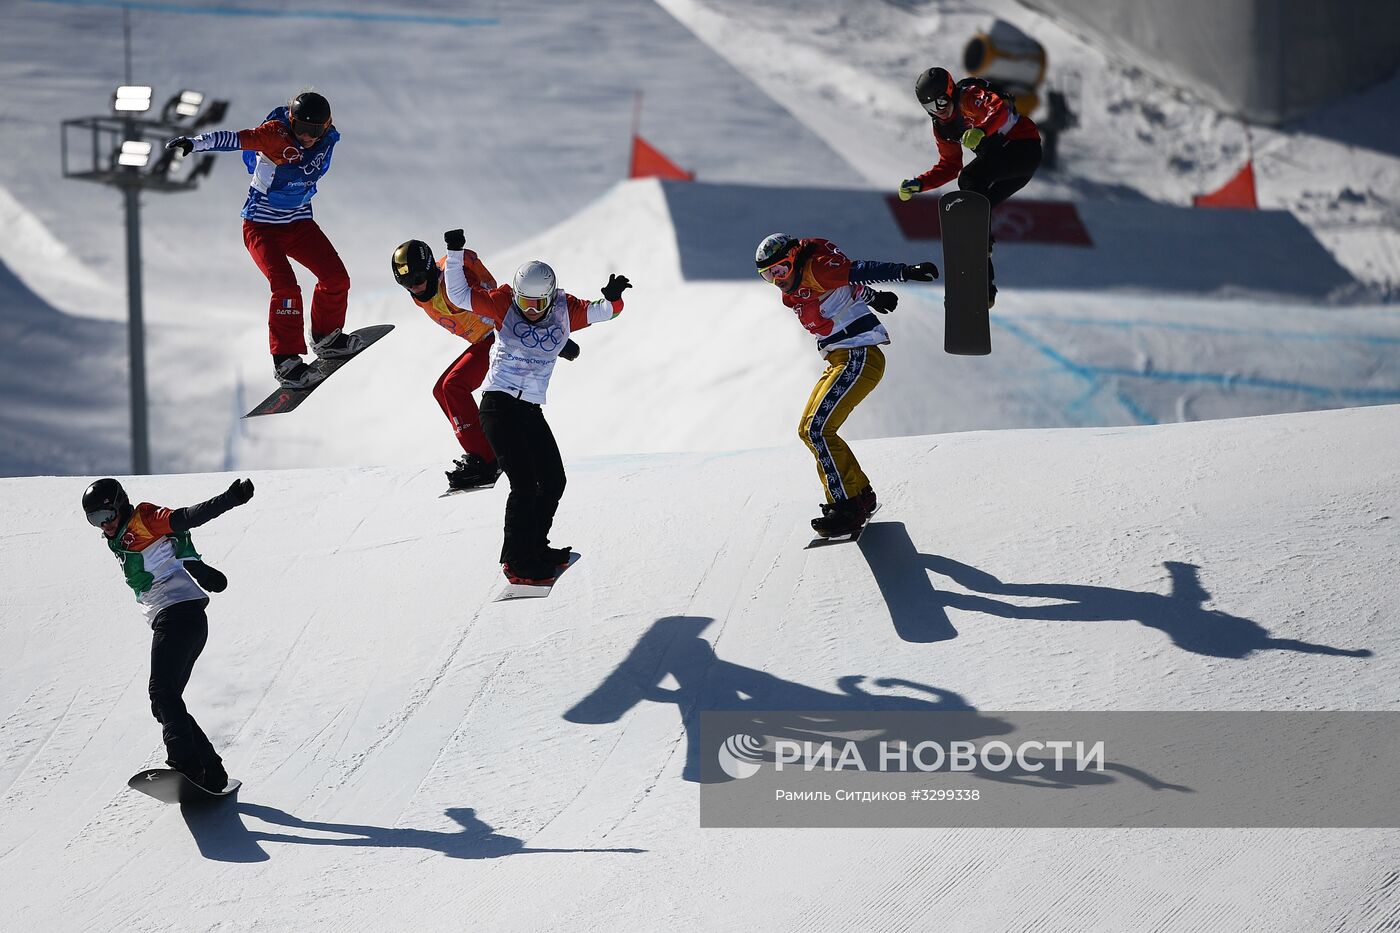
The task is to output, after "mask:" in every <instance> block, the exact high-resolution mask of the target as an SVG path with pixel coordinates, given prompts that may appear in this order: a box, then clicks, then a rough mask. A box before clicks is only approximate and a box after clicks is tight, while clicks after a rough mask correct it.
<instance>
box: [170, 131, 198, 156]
mask: <svg viewBox="0 0 1400 933" xmlns="http://www.w3.org/2000/svg"><path fill="white" fill-rule="evenodd" d="M165 148H167V149H179V150H180V155H182V156H187V155H189V154H190V153H191V152H194V143H193V142H191V141H190V138H189V137H188V136H176V137H175V138H174V139H172V140H171V141H170V142H168V143H166V144H165Z"/></svg>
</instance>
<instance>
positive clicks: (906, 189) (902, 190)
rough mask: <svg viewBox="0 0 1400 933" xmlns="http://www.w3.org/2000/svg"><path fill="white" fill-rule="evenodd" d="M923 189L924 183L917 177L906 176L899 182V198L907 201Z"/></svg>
mask: <svg viewBox="0 0 1400 933" xmlns="http://www.w3.org/2000/svg"><path fill="white" fill-rule="evenodd" d="M923 190H924V183H923V182H921V181H919V179H917V178H906V179H904V181H902V182H900V183H899V199H900V200H901V201H907V200H909V199H910V198H912V197H913V196H914V195H916V194H918V193H919V192H920V191H923Z"/></svg>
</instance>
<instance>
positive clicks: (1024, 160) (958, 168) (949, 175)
mask: <svg viewBox="0 0 1400 933" xmlns="http://www.w3.org/2000/svg"><path fill="white" fill-rule="evenodd" d="M914 94H915V96H916V97H918V99H919V103H920V104H921V105H922V106H923V108H924V112H926V113H927V114H928V115H929V118H930V119H931V120H932V121H933V141H934V142H935V143H936V144H937V145H938V164H937V165H935V166H934V167H933V168H931V169H929V170H928V171H926V172H924V173H923V174H922V175H916V176H915V177H913V178H908V179H905V180H904V181H903V182H902V183H901V184H900V186H899V199H900V200H901V201H907V200H909V199H910V198H912V197H913V196H914V195H916V194H918V193H919V192H921V191H933V190H934V189H936V188H941V187H942V186H943V185H946V184H947V183H948V182H950V181H952V180H953V179H954V178H956V179H957V180H958V187H959V188H960V189H962V190H963V191H975V192H977V193H978V194H980V195H982V196H983V197H985V198H986V199H987V200H988V201H989V202H990V203H991V206H992V207H993V208H995V207H996V206H997V205H998V204H1000V203H1001V202H1002V201H1005V200H1006V199H1007V198H1009V197H1011V196H1012V195H1013V194H1015V193H1016V192H1017V191H1020V190H1021V189H1022V188H1024V187H1025V186H1026V183H1027V182H1029V181H1030V180H1031V176H1033V175H1034V174H1035V171H1036V169H1038V168H1039V167H1040V159H1041V144H1040V129H1039V128H1038V127H1037V126H1036V125H1035V123H1034V122H1032V121H1031V118H1030V117H1028V116H1025V115H1023V114H1018V113H1017V112H1016V106H1015V101H1014V100H1011V99H1008V98H1007V97H1004V96H1003V95H1001V94H999V93H997V92H996V91H995V90H993V89H992V88H991V87H990V86H989V85H988V84H987V82H986V81H985V80H983V79H982V78H963V79H962V80H961V81H958V82H954V81H953V76H952V75H951V74H949V73H948V71H947V70H946V69H943V68H930V69H928V70H927V71H925V72H923V73H922V74H920V75H919V77H918V78H917V79H915V81H914ZM963 146H966V147H967V148H969V149H971V150H972V151H973V152H974V153H975V154H976V156H977V158H975V159H973V160H972V162H971V164H969V165H968V166H967V168H963V156H962V147H963ZM995 244H996V238H995V237H993V236H991V235H990V234H988V236H987V257H988V259H987V306H988V307H991V306H992V305H993V304H995V303H996V297H997V286H996V279H995V275H996V273H995V271H994V270H993V269H992V261H991V255H992V247H993V246H994V245H995Z"/></svg>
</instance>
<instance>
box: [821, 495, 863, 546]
mask: <svg viewBox="0 0 1400 933" xmlns="http://www.w3.org/2000/svg"><path fill="white" fill-rule="evenodd" d="M868 517H869V515H868V513H866V511H865V510H864V509H862V508H861V507H860V502H859V501H858V500H856V499H838V500H837V501H835V502H824V503H822V514H821V518H814V519H812V530H813V531H815V532H816V533H817V534H819V535H821V536H822V537H823V538H844V537H847V536H848V535H853V534H855V533H856V532H857V531H860V530H861V528H863V527H864V526H865V520H866V518H868Z"/></svg>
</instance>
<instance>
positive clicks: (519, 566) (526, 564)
mask: <svg viewBox="0 0 1400 933" xmlns="http://www.w3.org/2000/svg"><path fill="white" fill-rule="evenodd" d="M501 572H502V573H504V574H505V575H506V579H507V580H509V581H510V582H511V583H518V584H522V585H524V586H550V585H552V584H553V583H554V576H555V573H554V568H553V567H551V566H550V565H549V561H548V560H544V559H541V560H521V561H514V562H511V563H505V564H502V565H501Z"/></svg>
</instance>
